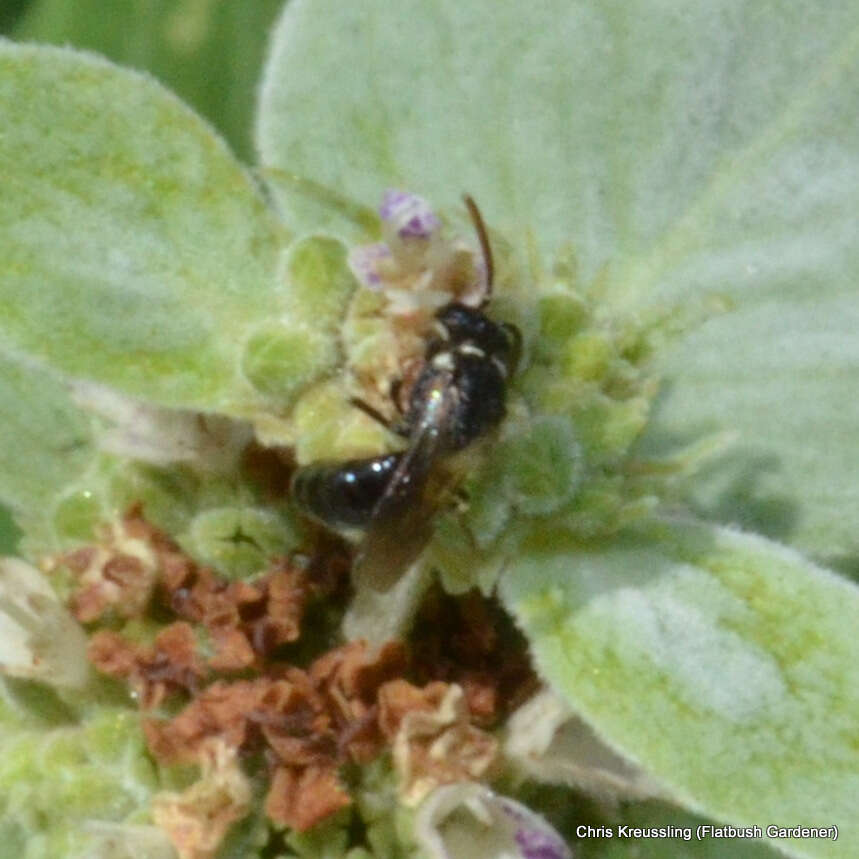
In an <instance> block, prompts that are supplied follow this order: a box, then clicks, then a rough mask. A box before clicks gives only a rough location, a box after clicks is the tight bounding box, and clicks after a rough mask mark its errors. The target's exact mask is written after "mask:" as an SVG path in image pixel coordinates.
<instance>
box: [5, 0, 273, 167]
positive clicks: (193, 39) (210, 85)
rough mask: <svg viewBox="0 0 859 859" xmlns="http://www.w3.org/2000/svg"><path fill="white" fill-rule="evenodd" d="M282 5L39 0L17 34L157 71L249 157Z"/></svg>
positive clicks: (266, 1) (214, 0) (269, 0)
mask: <svg viewBox="0 0 859 859" xmlns="http://www.w3.org/2000/svg"><path fill="white" fill-rule="evenodd" d="M7 4H8V0H7ZM18 5H20V4H18ZM282 5H283V3H282V0H255V2H253V3H222V2H218V0H147V2H146V3H139V2H136V0H113V2H111V4H110V14H109V15H106V14H105V11H104V4H103V3H102V2H101V0H37V2H34V3H31V4H29V8H28V9H27V11H26V14H25V15H24V17H23V19H22V20H20V21H19V22H18V24H17V26H16V28H15V31H14V35H15V36H16V37H17V38H18V39H21V40H28V41H29V40H32V41H36V42H51V43H53V44H57V45H73V46H75V47H78V48H87V49H89V50H93V51H97V52H98V53H100V54H103V55H104V56H106V57H109V58H110V59H111V60H113V61H114V62H117V63H122V64H123V65H130V66H134V67H135V68H138V69H145V70H147V71H149V72H151V73H152V74H153V75H155V76H156V77H157V78H158V79H159V80H161V81H162V82H163V83H165V84H167V85H168V86H169V87H170V88H171V89H172V90H173V91H174V92H176V93H177V94H178V95H179V96H181V98H183V99H184V100H185V101H187V102H188V103H189V104H191V105H192V106H193V107H194V108H195V109H196V110H197V111H199V112H200V113H201V114H202V115H203V116H205V117H206V118H207V119H209V120H210V121H211V122H212V123H213V124H214V125H215V126H216V127H217V128H218V129H219V130H220V131H221V133H222V134H224V136H225V137H226V138H227V140H229V141H230V144H231V145H232V146H233V148H234V149H235V150H236V152H237V153H238V154H239V156H240V157H242V158H244V159H249V158H250V154H251V141H250V125H251V113H252V111H253V101H254V90H255V88H256V80H257V76H258V74H259V70H260V66H261V65H262V59H263V52H264V48H265V41H266V38H267V36H268V30H269V27H270V26H271V23H272V21H273V20H274V18H275V16H276V14H277V13H278V11H279V10H280V9H281V7H282ZM2 14H3V13H2V12H0V22H2V17H1V16H2ZM225 58H229V60H228V61H226V62H225V61H224V59H225Z"/></svg>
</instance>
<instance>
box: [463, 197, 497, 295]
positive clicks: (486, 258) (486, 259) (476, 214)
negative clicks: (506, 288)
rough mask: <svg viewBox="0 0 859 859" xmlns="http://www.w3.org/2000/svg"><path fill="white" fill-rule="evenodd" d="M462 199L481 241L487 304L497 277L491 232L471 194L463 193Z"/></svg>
mask: <svg viewBox="0 0 859 859" xmlns="http://www.w3.org/2000/svg"><path fill="white" fill-rule="evenodd" d="M462 200H463V202H464V203H465V207H466V208H467V209H468V214H469V216H470V217H471V223H472V224H474V230H475V232H476V233H477V239H478V241H479V242H480V251H481V253H482V254H483V265H484V266H485V267H486V296H485V297H484V299H483V303H484V304H485V303H486V302H487V301H488V300H489V297H490V296H491V295H492V280H493V278H494V277H495V264H494V263H493V261H492V246H491V245H490V244H489V234H488V233H487V231H486V224H484V223H483V215H481V214H480V209H478V208H477V203H475V202H474V200H473V199H472V197H471V195H470V194H463V195H462Z"/></svg>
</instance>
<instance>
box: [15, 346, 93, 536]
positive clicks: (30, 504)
mask: <svg viewBox="0 0 859 859" xmlns="http://www.w3.org/2000/svg"><path fill="white" fill-rule="evenodd" d="M97 456H98V454H97V452H96V450H95V448H94V444H93V434H92V427H91V421H90V419H89V418H88V417H87V416H86V415H85V414H83V413H82V412H81V410H80V409H79V408H78V407H77V406H76V405H75V404H74V403H73V402H72V400H71V398H70V396H69V393H68V390H67V389H66V387H65V386H64V385H63V384H62V383H60V382H59V381H57V380H56V379H55V378H54V377H52V376H50V375H49V374H47V373H45V372H42V371H39V370H36V369H34V368H30V367H26V366H24V365H23V364H20V363H18V362H15V361H12V360H10V359H8V358H4V357H0V501H2V502H3V503H4V504H7V505H8V506H9V507H10V508H11V510H12V511H13V512H14V513H15V514H16V515H17V516H19V517H22V521H23V522H25V523H26V524H27V531H28V536H29V537H30V538H31V539H33V538H35V539H42V540H45V532H44V531H43V529H44V528H47V527H48V526H49V522H50V517H51V513H52V511H53V510H54V505H55V504H56V502H57V496H58V492H59V491H60V490H61V489H62V487H64V486H68V485H70V484H73V483H74V482H75V481H77V480H79V479H80V478H81V477H82V475H83V474H84V473H85V472H86V471H87V470H88V469H89V468H90V467H91V466H92V465H93V464H94V462H95V460H96V458H97ZM46 542H47V543H48V544H49V545H50V543H51V542H52V541H51V540H47V541H46Z"/></svg>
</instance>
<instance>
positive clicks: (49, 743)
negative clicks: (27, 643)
mask: <svg viewBox="0 0 859 859" xmlns="http://www.w3.org/2000/svg"><path fill="white" fill-rule="evenodd" d="M0 735H1V736H0V740H2V743H3V756H2V760H0V794H2V796H3V801H2V803H0V831H5V832H9V833H11V834H12V837H13V838H18V839H20V841H22V842H23V843H26V845H27V849H26V850H25V851H22V852H18V853H14V854H13V853H2V854H0V855H4V856H6V855H8V856H12V855H15V856H23V857H33V859H35V857H45V859H54V857H56V859H66V857H69V856H92V855H96V853H95V850H94V846H95V845H94V842H97V841H98V840H99V839H98V838H97V837H96V834H95V832H94V830H95V829H97V826H98V824H110V823H121V822H125V821H127V822H132V821H134V819H135V815H137V820H139V819H140V817H139V815H140V809H141V807H143V806H145V805H146V804H147V802H148V800H149V797H150V796H151V794H152V793H153V792H154V791H155V790H157V788H158V779H157V774H156V772H155V770H154V768H153V766H152V764H151V762H150V761H149V760H148V759H147V757H146V755H145V753H144V741H143V735H142V732H141V729H140V720H139V716H138V714H137V713H136V712H134V711H132V710H121V709H116V708H111V707H105V708H102V709H101V711H100V712H99V713H98V714H96V715H93V716H92V717H90V718H88V719H87V720H85V721H84V722H82V723H81V724H73V725H65V726H63V727H58V728H54V729H52V730H41V731H33V730H28V729H26V728H23V727H22V728H13V727H10V726H3V727H2V728H0ZM13 843H14V842H13ZM5 847H6V843H5V842H4V844H3V847H2V848H0V849H5ZM99 855H100V854H99ZM140 855H144V854H140ZM148 855H153V856H154V855H156V854H155V853H151V854H148ZM157 855H161V856H163V855H164V853H163V852H162V853H160V854H157Z"/></svg>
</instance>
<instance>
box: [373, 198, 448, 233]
mask: <svg viewBox="0 0 859 859" xmlns="http://www.w3.org/2000/svg"><path fill="white" fill-rule="evenodd" d="M379 215H380V217H381V218H382V220H383V221H385V222H386V223H388V224H390V225H391V226H392V227H393V228H394V229H395V230H396V234H397V235H398V236H399V237H400V238H401V239H426V238H429V237H430V236H431V235H432V233H433V232H435V230H437V229H438V228H439V226H440V221H439V219H438V218H437V217H436V216H435V215H434V214H433V212H432V209H430V206H429V203H427V201H426V200H424V199H423V197H418V196H417V194H410V193H409V192H408V191H398V190H390V191H386V192H385V196H384V197H383V198H382V205H381V206H379Z"/></svg>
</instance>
